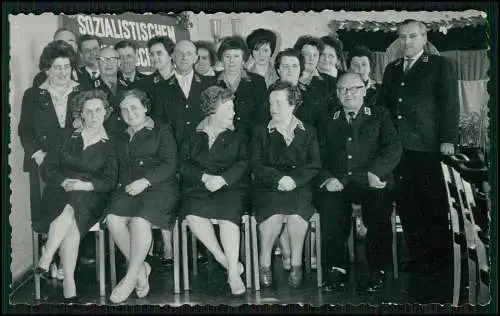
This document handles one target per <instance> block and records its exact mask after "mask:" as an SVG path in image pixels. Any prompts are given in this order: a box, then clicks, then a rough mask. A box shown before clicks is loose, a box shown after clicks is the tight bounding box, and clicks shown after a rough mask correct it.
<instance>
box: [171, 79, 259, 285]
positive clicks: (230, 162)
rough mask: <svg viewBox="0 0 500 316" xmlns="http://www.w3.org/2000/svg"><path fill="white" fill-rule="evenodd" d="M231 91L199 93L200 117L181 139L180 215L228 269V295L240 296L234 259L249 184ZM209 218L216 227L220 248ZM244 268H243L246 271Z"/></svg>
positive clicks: (245, 153) (213, 89)
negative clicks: (183, 138)
mask: <svg viewBox="0 0 500 316" xmlns="http://www.w3.org/2000/svg"><path fill="white" fill-rule="evenodd" d="M233 98H234V95H233V93H232V92H231V91H230V90H228V89H224V88H222V87H220V86H211V87H209V88H208V89H206V90H205V91H203V92H202V94H201V109H202V111H203V112H204V114H205V118H204V119H203V120H202V121H201V122H200V123H199V124H198V126H197V127H196V129H195V130H194V131H193V132H191V134H190V135H189V136H188V137H187V138H186V139H185V141H184V142H183V145H182V163H181V167H180V174H181V183H182V191H183V196H184V200H183V206H182V210H181V212H182V214H184V215H185V216H186V220H187V222H188V225H189V228H190V229H191V231H192V232H193V234H194V235H195V236H196V237H197V238H198V239H199V240H200V241H201V242H202V243H203V244H204V245H205V246H206V247H207V249H208V250H209V251H210V252H211V253H212V254H213V255H214V257H215V259H216V260H217V261H218V262H219V263H220V264H221V265H222V266H223V267H224V268H226V269H227V270H228V283H229V286H230V288H231V293H232V294H233V295H240V294H243V293H245V284H244V283H243V281H242V280H241V277H240V274H242V273H243V270H244V267H243V265H242V264H241V263H240V262H239V261H238V255H239V248H240V222H241V216H242V214H243V208H244V206H245V204H248V203H245V202H246V197H247V188H248V182H249V179H250V177H249V153H248V150H247V140H246V139H245V132H244V131H241V130H237V129H235V128H234V126H233V118H234V115H235V113H234V104H233ZM210 219H217V220H218V223H219V227H220V239H221V243H222V248H223V249H224V250H222V249H221V247H220V245H219V242H218V241H217V237H216V236H215V231H214V228H213V226H212V223H211V222H210ZM248 268H249V267H247V269H248Z"/></svg>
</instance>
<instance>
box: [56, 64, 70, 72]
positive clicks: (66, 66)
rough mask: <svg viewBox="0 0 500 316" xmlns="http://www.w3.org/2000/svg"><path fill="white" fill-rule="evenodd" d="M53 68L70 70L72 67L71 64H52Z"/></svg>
mask: <svg viewBox="0 0 500 316" xmlns="http://www.w3.org/2000/svg"><path fill="white" fill-rule="evenodd" d="M52 69H54V70H57V71H63V70H69V69H71V65H70V64H66V65H52Z"/></svg>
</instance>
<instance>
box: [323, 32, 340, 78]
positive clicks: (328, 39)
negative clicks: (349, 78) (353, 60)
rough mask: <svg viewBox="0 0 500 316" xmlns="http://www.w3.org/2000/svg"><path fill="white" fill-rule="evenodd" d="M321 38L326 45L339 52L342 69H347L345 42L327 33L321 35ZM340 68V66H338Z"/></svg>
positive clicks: (338, 57)
mask: <svg viewBox="0 0 500 316" xmlns="http://www.w3.org/2000/svg"><path fill="white" fill-rule="evenodd" d="M321 40H322V41H323V43H324V44H325V46H327V45H328V46H330V47H332V48H333V49H334V50H335V54H337V60H338V61H339V65H340V69H338V70H342V71H345V58H344V44H343V43H342V42H341V41H340V40H339V39H338V38H336V37H333V36H331V35H326V36H323V37H321ZM337 68H339V67H337Z"/></svg>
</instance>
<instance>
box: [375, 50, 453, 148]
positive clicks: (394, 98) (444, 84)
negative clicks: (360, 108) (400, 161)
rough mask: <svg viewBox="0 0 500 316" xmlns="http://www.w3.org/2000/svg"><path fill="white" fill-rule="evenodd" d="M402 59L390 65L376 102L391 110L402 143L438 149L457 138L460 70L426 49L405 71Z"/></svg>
mask: <svg viewBox="0 0 500 316" xmlns="http://www.w3.org/2000/svg"><path fill="white" fill-rule="evenodd" d="M403 64H404V63H403V59H398V60H396V61H394V62H392V63H390V64H389V65H387V67H386V69H385V73H384V79H383V81H382V86H381V88H380V91H379V93H378V98H377V104H378V105H381V106H385V107H387V108H388V109H389V110H390V113H391V117H392V119H393V121H394V124H395V126H396V129H397V130H398V132H399V134H400V135H401V140H402V143H403V147H404V148H405V149H408V150H414V151H425V152H439V150H440V144H441V143H452V144H456V143H457V141H458V116H459V111H460V106H459V100H458V92H457V90H458V85H457V74H456V72H455V69H454V67H453V64H452V63H451V61H450V60H449V59H447V58H445V57H442V56H436V55H430V54H427V53H425V52H424V53H423V54H422V56H421V57H420V58H419V59H418V60H417V61H415V62H414V64H413V66H412V67H411V68H410V69H409V70H408V71H407V73H406V74H405V73H403Z"/></svg>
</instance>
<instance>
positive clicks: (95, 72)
mask: <svg viewBox="0 0 500 316" xmlns="http://www.w3.org/2000/svg"><path fill="white" fill-rule="evenodd" d="M96 78H97V71H92V80H95V79H96Z"/></svg>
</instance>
